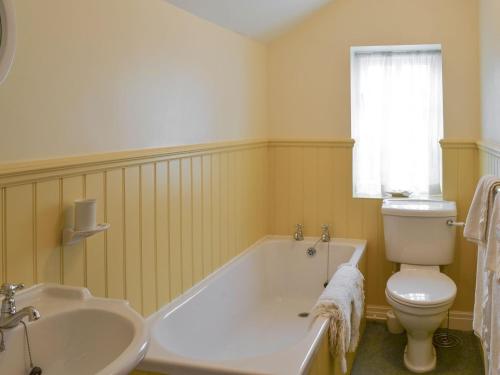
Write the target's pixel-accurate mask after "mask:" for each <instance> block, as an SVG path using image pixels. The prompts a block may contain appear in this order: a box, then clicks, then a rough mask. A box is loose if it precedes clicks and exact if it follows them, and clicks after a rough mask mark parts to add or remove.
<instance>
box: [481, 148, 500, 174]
mask: <svg viewBox="0 0 500 375" xmlns="http://www.w3.org/2000/svg"><path fill="white" fill-rule="evenodd" d="M478 146H479V150H480V170H481V174H482V175H485V174H491V175H495V176H498V177H500V145H498V144H491V143H487V142H478Z"/></svg>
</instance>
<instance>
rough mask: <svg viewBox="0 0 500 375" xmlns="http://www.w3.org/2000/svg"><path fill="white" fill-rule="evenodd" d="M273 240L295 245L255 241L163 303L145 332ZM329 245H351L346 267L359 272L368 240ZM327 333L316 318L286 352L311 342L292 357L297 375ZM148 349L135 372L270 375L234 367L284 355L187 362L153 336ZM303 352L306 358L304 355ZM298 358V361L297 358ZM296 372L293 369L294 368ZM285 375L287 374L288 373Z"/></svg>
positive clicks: (281, 238)
mask: <svg viewBox="0 0 500 375" xmlns="http://www.w3.org/2000/svg"><path fill="white" fill-rule="evenodd" d="M273 240H275V241H279V242H282V241H287V242H291V243H294V242H296V241H295V240H294V239H293V238H292V237H290V236H283V235H267V236H264V237H262V238H260V239H259V240H257V241H256V242H255V243H253V244H252V245H250V246H249V247H248V248H246V249H245V250H244V251H242V252H241V253H240V254H238V255H237V256H235V257H233V258H232V259H231V260H229V261H227V262H226V263H225V264H223V265H222V266H220V267H219V268H217V269H215V270H214V271H213V272H211V273H210V274H209V275H207V276H206V277H205V278H203V279H202V280H200V281H199V282H198V283H196V284H195V285H193V286H192V287H191V288H189V289H188V290H186V291H185V292H184V293H182V294H180V295H179V296H177V297H176V298H174V299H173V300H172V301H170V302H168V303H166V304H165V305H163V306H162V307H160V308H159V309H158V311H156V312H154V313H152V314H151V315H149V316H148V317H147V318H146V325H147V327H148V329H149V330H150V331H151V330H152V329H153V327H154V326H155V324H157V323H159V322H160V321H162V320H164V319H166V318H167V317H168V315H170V314H171V313H173V312H174V311H176V310H177V309H179V308H181V307H182V306H183V305H184V304H185V303H188V302H189V301H190V300H191V299H193V298H195V297H196V296H197V295H198V294H199V293H201V292H202V291H203V290H204V289H205V288H206V287H207V286H208V285H209V284H210V283H211V282H212V281H213V280H216V279H218V278H219V277H223V276H224V274H225V270H227V269H229V268H230V267H231V266H232V265H233V264H235V263H237V262H239V261H240V260H241V259H242V258H245V257H246V256H247V255H248V254H249V253H250V252H252V251H253V250H254V249H255V248H257V247H259V246H261V245H263V244H264V243H266V242H272V241H273ZM317 240H318V238H317V237H310V236H308V237H304V241H301V242H303V243H308V242H315V241H317ZM330 243H331V244H335V243H338V244H339V245H353V246H354V247H355V250H354V252H353V254H352V256H351V258H350V259H349V262H347V263H349V264H352V265H354V266H356V267H358V268H359V265H360V262H361V260H362V258H363V256H364V255H365V254H366V247H367V240H364V239H353V238H340V237H339V238H337V237H332V238H331V240H330ZM327 329H328V320H327V319H326V318H322V317H319V318H317V319H316V320H315V322H314V323H313V325H312V326H311V328H310V330H309V332H308V334H307V335H305V336H304V338H303V339H302V340H301V341H300V342H299V343H296V344H294V345H292V346H291V348H290V350H289V352H293V351H294V350H295V351H297V349H298V348H299V347H300V346H301V345H299V344H303V343H304V341H307V342H310V345H309V348H308V350H304V348H303V347H301V348H300V349H301V350H300V352H299V353H295V354H296V355H300V354H301V355H300V357H302V358H303V359H302V360H298V361H297V362H300V369H299V372H298V374H304V373H307V370H308V369H309V367H310V365H311V364H312V359H313V358H314V356H315V355H316V353H317V352H318V350H319V347H320V344H321V341H322V339H323V335H324V334H325V333H326V331H327ZM150 337H151V339H150V345H149V349H148V351H147V353H146V356H145V357H144V359H143V360H142V361H141V363H140V364H139V366H138V367H137V369H139V370H143V371H166V370H165V369H164V367H165V366H166V365H168V366H169V367H170V368H177V369H185V370H187V371H188V373H189V370H195V371H196V370H205V371H207V373H213V374H241V375H248V374H250V373H251V374H255V375H264V374H269V372H266V371H259V370H258V369H255V368H252V369H250V368H246V367H245V368H241V369H240V368H237V367H236V365H237V364H240V365H241V364H242V363H245V362H249V361H252V360H255V358H264V359H265V358H266V357H269V356H270V355H273V354H274V355H277V354H280V353H284V352H283V351H281V352H280V351H278V352H276V353H271V354H269V355H266V356H262V357H253V358H242V359H234V360H225V361H217V360H214V361H209V360H206V359H197V358H189V357H184V356H182V355H179V354H177V353H175V352H172V351H170V350H168V349H167V348H165V347H164V346H163V345H162V344H161V343H159V342H158V341H157V340H156V338H155V335H154V334H153V333H151V335H150ZM304 352H305V355H304ZM296 358H298V357H296ZM294 368H296V366H294ZM287 373H288V372H287Z"/></svg>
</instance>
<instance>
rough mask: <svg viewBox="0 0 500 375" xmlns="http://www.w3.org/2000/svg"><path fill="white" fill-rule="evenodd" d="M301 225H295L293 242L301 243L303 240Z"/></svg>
mask: <svg viewBox="0 0 500 375" xmlns="http://www.w3.org/2000/svg"><path fill="white" fill-rule="evenodd" d="M303 227H304V226H303V225H302V224H295V233H294V234H293V239H294V240H295V241H303V240H304V233H303V232H302V229H303Z"/></svg>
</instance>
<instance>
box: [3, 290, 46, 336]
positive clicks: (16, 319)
mask: <svg viewBox="0 0 500 375" xmlns="http://www.w3.org/2000/svg"><path fill="white" fill-rule="evenodd" d="M23 288H24V285H23V284H3V285H2V287H1V288H0V294H2V295H4V299H3V301H2V310H1V313H0V329H7V328H14V327H16V326H17V325H18V324H19V323H20V322H21V320H22V319H24V318H26V317H27V318H28V320H29V321H30V322H32V321H34V320H38V319H40V313H39V312H38V310H37V309H35V308H34V307H33V306H28V307H25V308H24V309H22V310H20V311H17V309H16V301H15V299H14V296H15V294H16V291H17V290H18V289H23Z"/></svg>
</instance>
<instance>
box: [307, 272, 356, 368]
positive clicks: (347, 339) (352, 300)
mask: <svg viewBox="0 0 500 375" xmlns="http://www.w3.org/2000/svg"><path fill="white" fill-rule="evenodd" d="M363 280H364V277H363V274H362V273H361V272H360V271H359V270H358V269H357V268H356V267H355V266H353V265H351V264H348V263H345V264H342V265H341V266H339V268H338V269H337V271H336V272H335V273H334V274H333V277H332V279H331V280H330V282H329V283H328V286H327V287H326V289H325V290H324V291H323V294H321V296H320V297H319V299H318V302H317V303H316V305H315V306H314V309H313V315H314V317H315V318H317V317H319V316H321V317H325V318H328V319H329V334H330V352H331V354H332V355H333V356H335V357H336V358H337V359H338V360H339V361H340V366H341V368H342V372H343V373H346V372H347V362H346V353H347V352H353V351H355V350H356V347H357V345H358V341H359V325H360V322H361V317H362V315H363V308H364V300H365V295H364V291H363Z"/></svg>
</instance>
